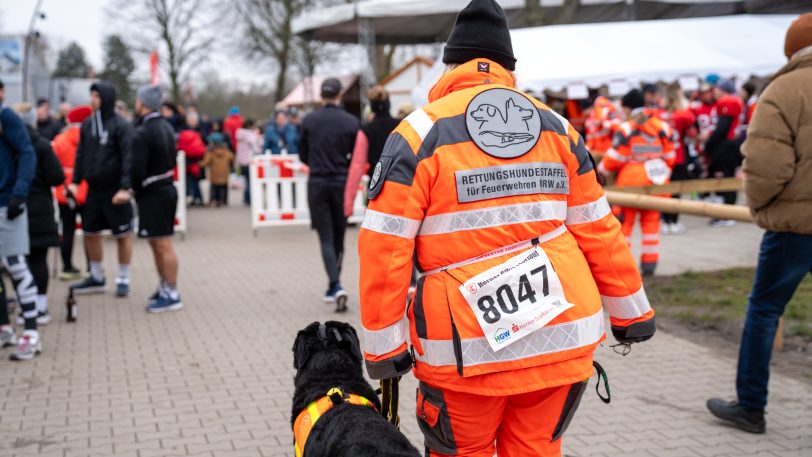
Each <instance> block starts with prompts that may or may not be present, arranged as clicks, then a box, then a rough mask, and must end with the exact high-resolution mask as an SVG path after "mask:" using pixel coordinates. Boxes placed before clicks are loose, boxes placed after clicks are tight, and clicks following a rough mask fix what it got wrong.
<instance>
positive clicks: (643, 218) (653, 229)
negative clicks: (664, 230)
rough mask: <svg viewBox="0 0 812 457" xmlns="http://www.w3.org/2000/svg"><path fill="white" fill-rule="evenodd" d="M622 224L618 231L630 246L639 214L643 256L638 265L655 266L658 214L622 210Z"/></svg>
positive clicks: (657, 250) (658, 244) (657, 244)
mask: <svg viewBox="0 0 812 457" xmlns="http://www.w3.org/2000/svg"><path fill="white" fill-rule="evenodd" d="M621 211H622V219H623V223H622V225H621V227H620V231H621V232H623V236H625V237H626V241H627V242H629V244H631V239H632V232H633V231H634V222H635V220H636V219H637V215H638V214H640V229H641V230H642V231H643V254H642V255H641V256H640V264H641V265H644V266H649V267H655V266H657V261H658V260H660V212H659V211H653V210H648V209H642V210H641V209H637V208H622V209H621Z"/></svg>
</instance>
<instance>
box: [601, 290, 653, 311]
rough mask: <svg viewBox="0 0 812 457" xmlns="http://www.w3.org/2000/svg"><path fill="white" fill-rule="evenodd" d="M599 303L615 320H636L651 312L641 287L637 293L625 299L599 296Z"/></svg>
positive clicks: (644, 291)
mask: <svg viewBox="0 0 812 457" xmlns="http://www.w3.org/2000/svg"><path fill="white" fill-rule="evenodd" d="M601 302H603V306H604V308H606V311H607V312H609V315H610V316H612V317H614V318H617V319H636V318H638V317H640V316H642V315H643V314H646V313H647V312H649V311H651V304H650V303H649V302H648V296H646V290H645V289H644V288H643V287H642V286H641V287H640V290H638V291H637V292H635V293H633V294H631V295H627V296H625V297H609V296H607V295H601Z"/></svg>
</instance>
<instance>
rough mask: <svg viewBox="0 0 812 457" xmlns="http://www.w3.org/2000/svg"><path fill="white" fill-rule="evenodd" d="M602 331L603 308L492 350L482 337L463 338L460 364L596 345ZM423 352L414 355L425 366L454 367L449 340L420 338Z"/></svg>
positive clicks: (542, 329) (526, 357) (452, 345)
mask: <svg viewBox="0 0 812 457" xmlns="http://www.w3.org/2000/svg"><path fill="white" fill-rule="evenodd" d="M603 334H604V323H603V311H602V310H599V311H598V312H597V313H595V314H593V315H591V316H588V317H584V318H582V319H578V320H574V321H571V322H565V323H561V324H556V325H548V326H546V327H542V328H541V329H539V330H536V331H535V332H533V333H531V334H530V335H528V336H526V337H524V338H522V339H520V340H518V341H516V342H515V343H513V344H511V345H510V346H508V347H506V348H504V349H502V350H500V351H499V352H494V351H493V350H492V349H491V346H490V345H489V344H488V342H487V341H486V340H485V338H484V337H482V338H469V339H464V340H462V342H461V343H462V363H463V366H466V367H471V366H476V365H482V364H486V363H498V362H513V361H516V360H522V359H528V358H531V357H536V356H539V355H545V354H554V353H556V352H562V351H567V350H570V349H577V348H580V347H584V346H588V345H590V344H595V343H597V342H599V341H600V340H601V338H602V337H603ZM420 344H421V345H422V346H423V352H424V355H420V354H416V357H417V360H419V361H420V362H422V363H425V364H427V365H431V366H435V367H442V366H456V364H457V359H456V357H455V356H454V343H453V341H452V340H426V339H423V338H420Z"/></svg>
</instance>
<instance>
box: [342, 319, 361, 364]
mask: <svg viewBox="0 0 812 457" xmlns="http://www.w3.org/2000/svg"><path fill="white" fill-rule="evenodd" d="M336 324H337V327H338V332H339V334H340V335H341V338H342V340H344V341H345V342H346V343H347V344H349V346H350V350H351V351H352V355H354V356H355V357H356V358H357V359H358V360H364V354H363V353H362V352H361V342H360V341H358V334H357V333H356V332H355V329H354V328H353V326H352V325H350V324H347V323H345V322H339V323H336Z"/></svg>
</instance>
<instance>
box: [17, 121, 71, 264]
mask: <svg viewBox="0 0 812 457" xmlns="http://www.w3.org/2000/svg"><path fill="white" fill-rule="evenodd" d="M26 127H27V128H28V134H29V135H30V136H31V144H33V145H34V152H36V154H37V171H36V174H35V175H34V180H33V181H32V182H31V188H30V189H29V191H28V200H26V202H25V203H26V212H27V213H28V235H29V237H30V238H31V248H34V249H36V248H47V247H51V246H59V231H58V230H57V226H56V219H55V218H54V196H53V194H52V193H51V188H52V187H54V186H58V185H60V184H62V183H63V182H65V174H64V173H63V171H62V164H61V163H59V159H58V158H57V157H56V154H54V150H53V149H52V148H51V143H50V142H49V141H48V140H47V139H45V138H44V137H42V136H40V135H39V134H38V133H37V132H36V130H34V128H33V127H30V126H26Z"/></svg>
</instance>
